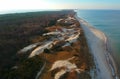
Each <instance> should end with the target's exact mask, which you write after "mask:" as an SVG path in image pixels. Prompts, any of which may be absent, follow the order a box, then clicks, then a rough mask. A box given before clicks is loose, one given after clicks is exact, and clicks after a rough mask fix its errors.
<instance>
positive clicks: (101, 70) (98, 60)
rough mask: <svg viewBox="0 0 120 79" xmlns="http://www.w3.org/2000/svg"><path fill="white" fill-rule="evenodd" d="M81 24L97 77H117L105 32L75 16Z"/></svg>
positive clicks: (107, 78) (116, 78) (103, 78)
mask: <svg viewBox="0 0 120 79" xmlns="http://www.w3.org/2000/svg"><path fill="white" fill-rule="evenodd" d="M75 17H76V19H78V21H79V22H80V24H81V27H82V28H83V30H84V32H85V36H86V38H87V42H88V46H89V48H90V51H91V53H92V55H93V57H94V61H95V64H96V73H97V79H119V78H118V75H117V68H116V64H115V62H114V59H113V57H112V55H111V53H110V52H109V50H108V49H109V48H108V46H107V45H108V41H107V40H108V39H107V37H106V36H105V34H104V33H103V32H101V31H99V30H97V29H95V28H93V27H92V26H91V25H90V24H89V23H88V22H86V21H84V20H83V19H81V18H79V17H77V16H75Z"/></svg>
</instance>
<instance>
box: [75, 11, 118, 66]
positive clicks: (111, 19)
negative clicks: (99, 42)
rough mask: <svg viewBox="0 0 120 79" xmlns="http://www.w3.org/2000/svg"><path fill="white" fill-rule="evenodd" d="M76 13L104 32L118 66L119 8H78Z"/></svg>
mask: <svg viewBox="0 0 120 79" xmlns="http://www.w3.org/2000/svg"><path fill="white" fill-rule="evenodd" d="M77 15H78V16H79V17H80V18H82V19H84V20H86V21H87V22H89V23H90V24H91V25H93V26H94V27H95V28H97V29H99V30H101V31H102V32H104V33H105V34H106V35H107V36H108V37H109V40H110V43H111V47H112V50H113V55H114V58H115V61H116V62H117V64H118V67H120V10H78V11H77Z"/></svg>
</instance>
